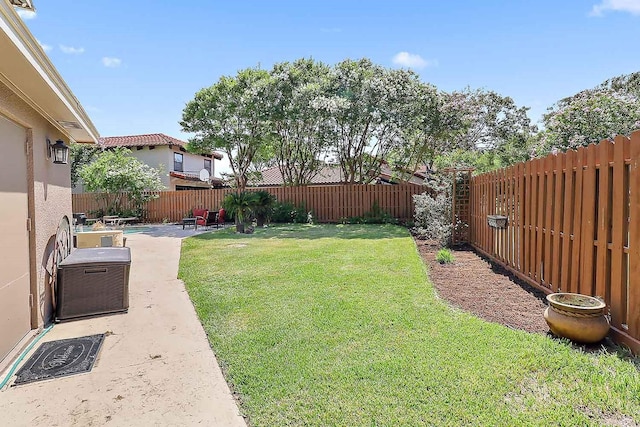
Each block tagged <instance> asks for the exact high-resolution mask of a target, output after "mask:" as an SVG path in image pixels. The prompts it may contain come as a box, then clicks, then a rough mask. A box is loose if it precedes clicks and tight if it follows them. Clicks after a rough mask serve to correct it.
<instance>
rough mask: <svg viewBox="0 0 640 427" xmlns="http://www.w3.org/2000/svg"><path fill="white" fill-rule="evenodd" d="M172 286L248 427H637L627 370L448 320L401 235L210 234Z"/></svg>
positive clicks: (606, 357)
mask: <svg viewBox="0 0 640 427" xmlns="http://www.w3.org/2000/svg"><path fill="white" fill-rule="evenodd" d="M180 278H182V279H183V280H184V281H185V282H186V284H187V289H188V291H189V294H190V296H191V299H192V301H193V303H194V305H195V307H196V310H197V313H198V316H199V317H200V319H201V321H202V323H203V325H204V328H205V330H206V331H207V334H208V335H209V340H210V342H211V346H212V348H213V349H214V351H215V353H216V355H217V357H218V361H219V362H220V363H221V365H222V366H223V369H224V371H225V375H226V378H227V381H228V382H229V384H230V385H231V387H232V389H233V390H234V391H235V392H236V393H237V394H238V395H239V398H240V400H241V411H242V413H243V414H245V415H246V416H248V421H249V423H250V424H251V425H254V426H285V425H322V426H325V425H344V426H355V425H367V426H373V425H376V426H377V425H385V426H399V425H452V426H457V425H481V426H489V425H491V426H493V425H504V426H523V425H576V426H584V425H603V424H604V425H606V424H609V425H633V420H635V422H638V423H640V373H639V371H638V368H637V367H636V366H635V365H634V364H633V363H632V362H629V361H624V360H621V359H620V358H618V357H617V356H616V355H613V354H601V355H593V354H584V353H582V352H580V351H577V350H574V349H572V348H571V347H570V346H569V345H568V344H567V343H562V342H558V341H557V340H553V339H550V338H548V337H545V336H542V335H533V334H528V333H526V332H521V331H514V330H511V329H508V328H506V327H503V326H501V325H497V324H491V323H487V322H485V321H483V320H480V319H477V318H475V317H473V316H472V315H469V314H467V313H463V312H461V311H459V310H455V309H452V308H450V307H449V306H448V305H447V304H446V303H444V302H442V301H441V300H439V299H438V298H437V297H436V295H435V293H434V290H433V287H432V286H431V284H430V283H429V280H428V277H427V272H426V269H425V267H424V266H423V263H422V261H421V259H420V257H419V255H418V253H417V250H416V248H415V245H414V243H413V241H412V239H411V237H410V236H409V233H408V232H407V231H406V229H403V228H400V227H395V226H375V225H371V226H364V225H354V226H350V225H344V226H341V225H314V226H308V225H290V226H279V227H272V228H268V229H259V230H256V233H255V234H253V235H235V234H233V233H232V232H231V231H230V230H224V231H220V232H215V233H208V234H204V235H200V236H196V237H193V238H190V239H186V240H185V241H184V243H183V247H182V258H181V262H180ZM478 297H480V298H491V297H492V296H491V295H479V296H478ZM540 315H542V313H540ZM203 380H206V379H203ZM625 423H627V424H625Z"/></svg>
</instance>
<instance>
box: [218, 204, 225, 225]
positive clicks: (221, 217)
mask: <svg viewBox="0 0 640 427" xmlns="http://www.w3.org/2000/svg"><path fill="white" fill-rule="evenodd" d="M224 215H225V211H224V209H220V210H219V211H218V215H217V218H216V221H217V222H218V224H217V225H216V228H217V227H219V226H220V225H222V228H224V221H225V218H224Z"/></svg>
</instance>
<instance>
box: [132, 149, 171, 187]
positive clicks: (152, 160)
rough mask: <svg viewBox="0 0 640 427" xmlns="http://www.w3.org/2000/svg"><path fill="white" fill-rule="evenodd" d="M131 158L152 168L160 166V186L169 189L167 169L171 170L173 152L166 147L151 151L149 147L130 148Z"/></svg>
mask: <svg viewBox="0 0 640 427" xmlns="http://www.w3.org/2000/svg"><path fill="white" fill-rule="evenodd" d="M130 150H131V156H133V157H135V158H136V159H138V160H140V161H141V162H142V163H145V164H147V165H149V166H151V167H153V168H157V167H158V166H162V169H163V172H162V173H161V174H160V178H162V185H164V187H165V189H167V190H168V189H169V172H168V171H169V169H168V168H169V167H171V168H173V152H172V151H171V150H170V149H169V147H168V146H156V147H154V148H153V149H150V148H149V147H131V148H130Z"/></svg>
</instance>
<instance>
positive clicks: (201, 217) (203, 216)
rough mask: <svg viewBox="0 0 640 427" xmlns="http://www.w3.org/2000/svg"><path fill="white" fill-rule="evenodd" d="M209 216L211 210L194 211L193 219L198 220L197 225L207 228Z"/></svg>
mask: <svg viewBox="0 0 640 427" xmlns="http://www.w3.org/2000/svg"><path fill="white" fill-rule="evenodd" d="M208 216H209V209H194V210H193V217H194V218H195V219H196V224H197V225H199V226H201V227H206V226H207V218H208Z"/></svg>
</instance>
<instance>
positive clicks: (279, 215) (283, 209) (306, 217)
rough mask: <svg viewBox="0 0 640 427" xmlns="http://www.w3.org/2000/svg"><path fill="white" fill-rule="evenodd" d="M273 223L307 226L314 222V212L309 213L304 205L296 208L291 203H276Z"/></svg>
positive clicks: (272, 216)
mask: <svg viewBox="0 0 640 427" xmlns="http://www.w3.org/2000/svg"><path fill="white" fill-rule="evenodd" d="M310 219H311V221H310ZM271 221H272V222H276V223H285V224H286V223H294V224H305V223H309V222H312V221H313V212H312V211H307V209H306V207H305V205H304V203H301V204H300V205H298V206H296V205H295V204H293V203H292V202H289V201H285V202H276V203H275V204H274V205H273V210H272V213H271Z"/></svg>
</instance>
